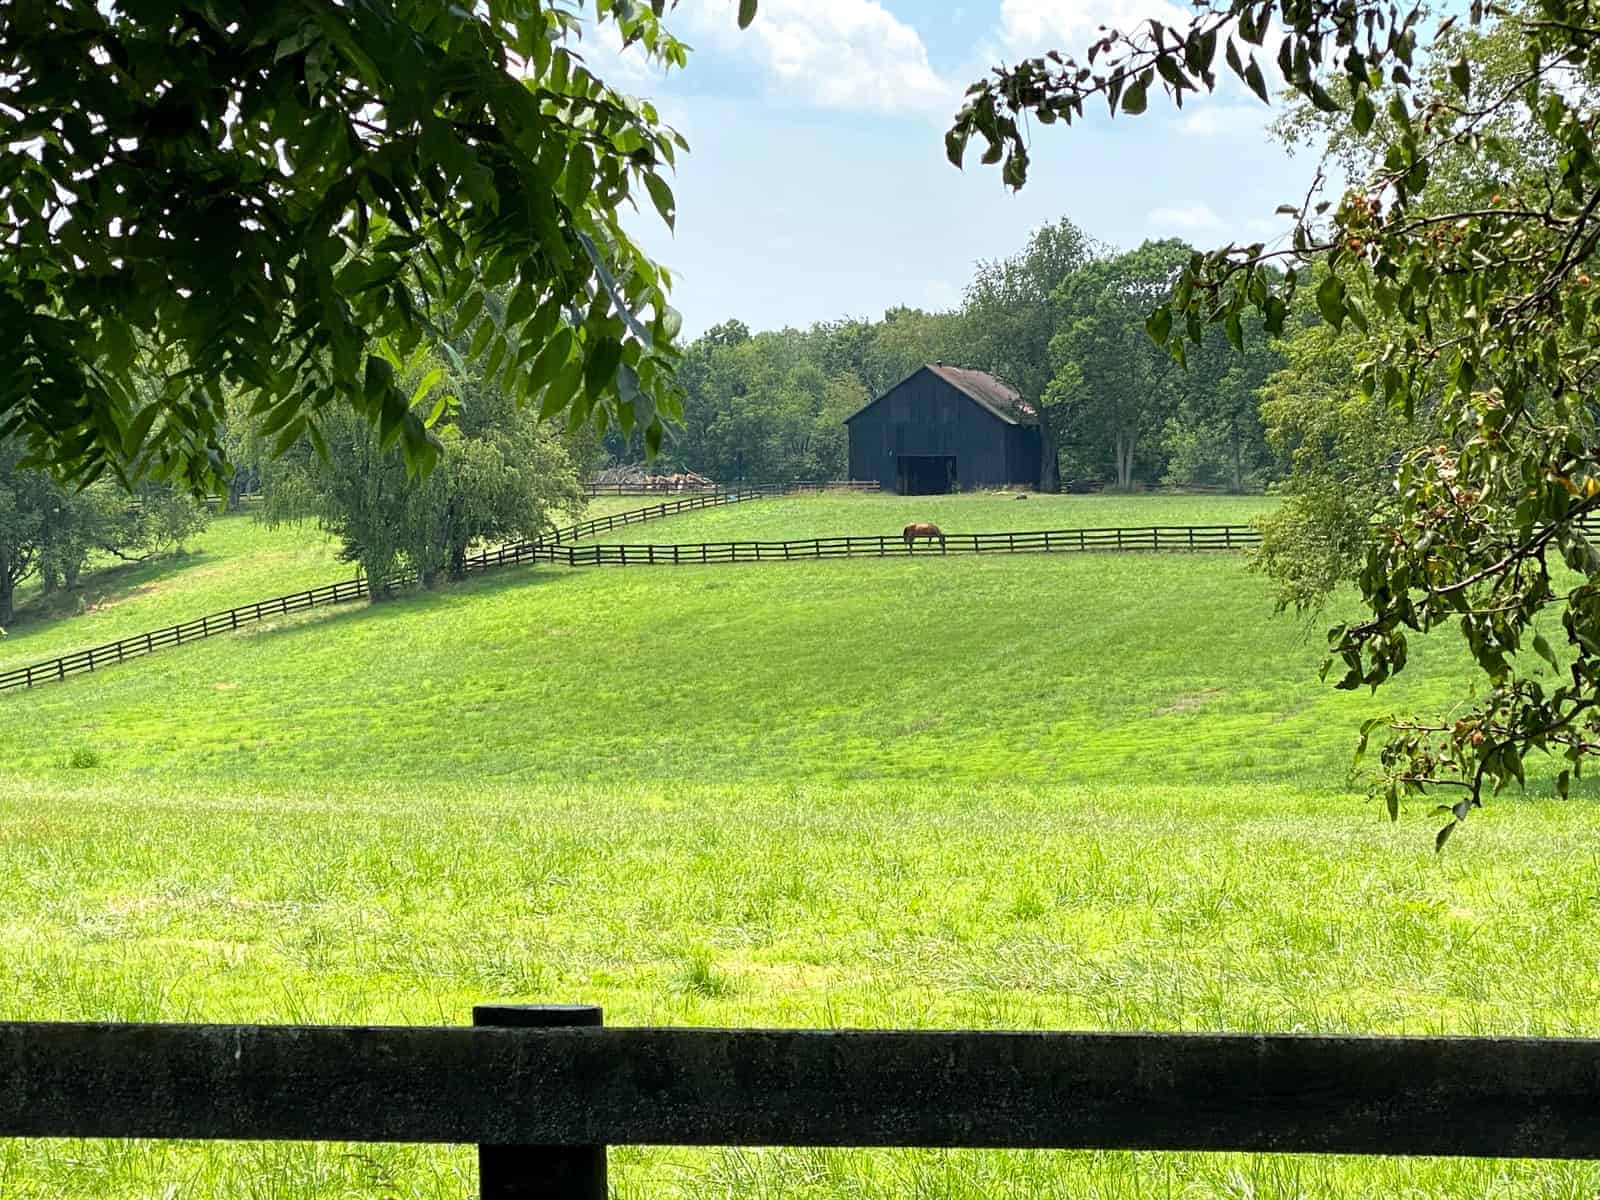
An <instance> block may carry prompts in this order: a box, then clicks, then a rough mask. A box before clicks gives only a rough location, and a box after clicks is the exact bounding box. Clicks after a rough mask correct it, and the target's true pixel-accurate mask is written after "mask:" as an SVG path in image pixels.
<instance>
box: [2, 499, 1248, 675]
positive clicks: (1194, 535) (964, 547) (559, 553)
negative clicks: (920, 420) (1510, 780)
mask: <svg viewBox="0 0 1600 1200" xmlns="http://www.w3.org/2000/svg"><path fill="white" fill-rule="evenodd" d="M755 495H756V493H748V494H747V493H737V494H730V495H728V496H724V497H717V496H705V497H695V498H693V499H687V500H679V501H673V502H670V503H667V504H661V505H652V506H651V507H649V508H646V509H638V510H634V511H632V512H628V513H619V514H617V516H616V517H601V518H599V519H598V520H597V521H593V522H585V523H584V525H585V526H588V525H594V526H596V527H597V528H599V527H604V526H605V523H606V522H608V521H614V522H616V524H614V525H612V526H610V527H611V528H616V527H617V525H627V524H635V523H637V522H638V521H640V520H646V519H650V518H651V517H654V516H658V515H666V511H681V510H677V509H674V507H673V506H674V505H680V504H681V505H692V506H695V507H701V508H704V507H709V506H712V505H715V504H733V503H737V502H739V501H742V500H750V499H753V498H754V497H755ZM664 510H666V511H664ZM640 514H648V516H641V515H640ZM624 518H631V519H624ZM583 527H584V526H572V527H571V528H570V529H568V530H558V531H556V533H555V534H552V535H551V538H552V540H550V541H537V542H520V543H516V544H514V545H510V546H498V547H495V548H493V549H490V550H484V551H481V552H480V553H478V554H474V555H472V556H471V557H469V558H468V559H467V560H466V564H465V565H466V570H467V572H468V573H469V574H476V573H478V572H481V571H488V570H494V569H496V568H499V567H509V566H516V565H519V564H522V563H553V564H556V565H560V566H567V567H644V566H687V565H691V564H700V563H736V562H796V561H804V560H806V559H824V558H894V557H904V556H918V555H928V554H1059V553H1066V552H1072V551H1117V550H1124V551H1126V550H1144V551H1169V550H1170V551H1206V550H1241V549H1244V548H1246V547H1249V546H1254V545H1257V544H1258V543H1259V542H1260V539H1261V535H1260V533H1259V532H1257V531H1256V530H1255V529H1253V528H1252V527H1251V526H1248V525H1185V526H1171V527H1159V526H1154V527H1151V528H1147V529H1038V530H1022V531H1018V532H1012V533H953V534H948V535H946V536H945V538H944V539H943V542H942V544H941V543H940V542H928V541H919V542H913V543H907V542H905V541H904V540H903V539H901V538H899V537H894V536H870V537H822V538H801V539H798V540H795V541H786V542H693V543H688V544H682V545H663V546H655V545H648V544H646V545H624V544H618V545H610V546H604V545H568V544H564V543H562V542H559V541H556V540H554V538H555V537H556V536H559V535H562V534H565V535H568V536H570V535H571V531H572V529H579V528H583ZM415 582H416V577H415V575H412V574H409V573H408V574H404V575H399V576H396V577H395V578H393V579H390V580H389V581H388V582H387V583H385V585H384V589H385V590H386V591H394V590H397V589H399V588H402V587H407V586H409V585H411V584H413V583H415ZM368 591H369V588H368V584H367V581H366V580H365V579H347V580H343V581H341V582H339V583H330V584H324V585H323V586H322V587H314V588H308V589H307V590H306V591H303V592H292V593H290V594H289V595H286V596H275V597H273V598H272V599H271V600H258V601H255V602H253V603H250V604H241V605H239V606H238V607H237V608H230V609H227V610H225V611H223V612H218V613H212V614H210V615H209V616H204V617H199V618H196V619H195V620H193V621H189V622H187V623H185V624H182V625H173V626H169V627H167V628H165V629H158V630H154V631H152V632H150V633H139V634H135V635H133V636H132V637H126V638H122V639H120V640H118V641H115V642H107V643H106V644H105V645H103V646H95V647H93V648H91V649H88V650H76V651H74V652H73V653H71V654H64V655H62V656H61V657H59V658H52V659H50V660H49V661H47V662H41V663H35V664H34V665H32V666H27V667H16V668H14V669H12V670H9V671H0V692H3V691H7V690H9V689H11V688H31V687H35V686H37V685H39V684H41V683H49V682H51V681H54V680H63V679H66V678H67V676H69V675H79V674H84V673H86V672H91V671H97V670H99V669H100V668H102V667H108V666H111V665H113V664H115V663H121V662H126V661H128V660H129V659H130V658H142V657H144V656H145V655H146V654H151V653H153V652H155V651H156V650H160V649H163V648H165V647H168V646H181V645H183V644H185V643H187V642H197V641H200V640H202V639H204V638H208V637H215V636H216V635H217V634H219V633H232V632H234V631H235V630H237V629H241V628H243V627H245V626H247V625H253V624H255V623H257V622H259V621H264V620H268V619H270V618H272V617H279V616H288V615H289V614H291V613H296V612H302V611H304V610H306V609H310V608H320V607H322V606H324V605H328V604H347V603H349V602H350V601H353V600H361V599H364V598H365V597H366V596H367V594H368Z"/></svg>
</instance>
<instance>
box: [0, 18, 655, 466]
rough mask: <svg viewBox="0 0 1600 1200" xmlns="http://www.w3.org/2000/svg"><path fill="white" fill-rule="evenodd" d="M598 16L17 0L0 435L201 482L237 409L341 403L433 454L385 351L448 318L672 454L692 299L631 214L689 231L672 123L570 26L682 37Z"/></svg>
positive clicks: (10, 58) (320, 408)
mask: <svg viewBox="0 0 1600 1200" xmlns="http://www.w3.org/2000/svg"><path fill="white" fill-rule="evenodd" d="M583 7H584V6H583V5H582V4H579V5H576V6H574V5H567V4H563V3H557V2H554V0H505V2H496V3H491V4H465V5H462V4H456V3H450V2H448V0H417V2H414V3H408V4H403V5H395V4H364V3H363V4H350V3H340V2H338V0H205V2H204V3H200V2H192V3H190V2H184V0H117V2H116V3H111V4H104V3H95V2H94V0H33V2H30V3H24V4H6V5H0V246H3V247H4V253H0V329H4V330H5V337H4V338H3V339H0V436H10V437H17V438H20V439H22V441H23V442H24V443H25V444H26V445H27V446H28V448H29V450H30V452H31V453H30V458H31V460H32V461H36V462H39V463H46V464H48V465H50V466H51V467H53V468H54V469H56V470H57V471H58V472H59V473H61V474H62V475H64V476H67V477H70V478H73V479H77V480H84V479H89V478H92V477H94V476H96V475H98V474H100V473H102V472H104V471H106V470H107V469H109V470H111V471H112V472H114V473H118V474H123V475H125V476H129V477H131V476H135V475H138V474H142V473H148V472H154V473H164V474H167V475H169V476H172V477H174V478H177V479H181V480H183V481H184V482H186V483H187V484H188V485H191V486H193V487H195V488H205V487H209V486H213V485H214V483H215V478H216V476H217V474H218V473H219V472H221V471H225V470H226V461H225V453H226V444H225V439H224V438H223V436H222V430H223V428H224V425H225V423H226V414H227V411H228V408H229V406H230V405H235V404H243V405H245V406H247V407H248V409H249V411H250V412H251V413H252V414H253V418H254V424H255V427H256V429H257V430H258V432H260V433H261V434H263V435H265V436H267V437H269V438H271V439H272V441H271V443H270V444H271V445H272V446H273V447H275V448H277V449H283V448H286V447H288V446H290V445H292V444H294V443H295V442H296V441H298V440H299V439H300V438H301V437H302V436H305V437H309V438H310V439H311V440H312V441H313V442H317V441H319V440H321V438H322V436H323V434H322V430H323V427H324V425H325V424H326V423H327V421H328V420H330V419H331V418H332V416H333V415H334V414H336V413H340V412H349V413H354V414H356V415H357V416H359V417H360V418H361V419H362V420H364V421H366V422H368V423H370V424H372V425H373V426H374V427H375V428H377V429H378V430H379V431H380V434H381V437H382V440H383V442H384V443H385V444H390V443H393V442H395V441H399V442H400V443H401V444H402V445H403V447H404V449H405V451H406V454H407V457H408V461H409V463H410V464H411V466H412V467H413V468H416V467H421V466H426V465H427V464H429V463H431V462H432V461H433V459H434V457H435V455H436V452H437V447H436V445H435V443H434V442H433V441H432V440H431V439H430V438H429V436H428V429H427V426H426V424H425V423H424V422H423V421H422V419H421V418H420V417H419V416H418V415H417V414H416V413H415V412H413V411H412V410H411V409H410V407H409V406H408V404H407V403H406V397H405V396H404V395H403V394H402V393H401V390H400V389H399V388H398V387H397V386H396V383H395V380H394V377H393V372H392V370H391V369H390V367H389V365H388V363H387V362H386V360H385V359H384V357H383V356H382V355H378V354H375V353H373V352H372V351H371V348H370V343H371V339H373V338H375V337H387V338H389V339H392V340H393V341H394V342H395V343H396V344H397V345H398V346H399V347H400V349H401V350H402V352H403V353H406V354H409V353H410V352H411V350H412V349H413V348H415V347H416V346H417V345H418V344H419V343H420V342H421V341H422V340H423V339H424V337H428V336H431V335H434V334H436V333H437V332H438V328H439V326H440V325H441V324H443V323H444V322H445V321H446V320H447V317H446V314H448V320H449V322H450V324H451V329H450V330H448V332H456V331H461V330H465V331H467V332H468V333H469V334H470V337H471V342H470V349H471V354H472V357H473V358H474V359H475V360H477V362H478V363H479V365H480V370H481V372H482V374H483V376H484V377H485V379H486V380H488V381H489V382H490V383H491V384H492V385H494V386H495V387H497V388H501V389H503V390H505V391H508V392H512V393H513V394H515V395H517V396H518V397H519V398H520V399H522V400H524V401H531V402H534V403H536V405H537V407H538V409H539V411H541V412H542V413H544V414H545V415H547V416H548V415H550V414H553V413H556V412H571V413H573V414H574V415H575V416H576V417H577V418H579V419H583V418H586V417H590V416H592V417H593V418H594V419H595V421H596V422H597V423H599V424H601V425H602V426H605V425H607V424H616V425H620V426H621V427H623V428H624V429H632V428H634V427H639V428H642V429H643V431H644V437H645V440H646V442H647V444H649V445H655V444H656V443H657V442H658V441H659V439H660V436H661V432H662V428H663V425H662V422H663V420H664V419H669V418H671V417H672V416H674V415H675V414H676V413H677V411H678V405H677V398H676V393H675V392H674V390H673V387H672V383H671V367H672V364H673V359H674V352H673V350H672V348H671V343H672V339H673V337H674V335H675V333H676V331H677V327H678V323H679V319H678V316H677V314H676V313H674V312H673V310H672V309H671V307H670V305H669V304H668V302H667V287H668V283H669V278H668V275H667V272H666V271H664V270H662V269H661V268H659V267H658V266H656V265H655V264H654V263H652V262H651V261H650V260H649V258H648V257H646V256H645V255H644V254H643V253H642V252H641V251H640V250H639V249H638V247H637V246H636V245H635V243H634V241H633V240H632V238H631V237H630V236H629V235H628V233H627V231H626V230H625V229H624V228H623V226H622V224H621V223H620V220H619V213H620V211H621V210H622V209H623V208H624V207H626V206H628V205H630V204H634V203H636V202H648V203H649V204H651V205H652V206H653V207H654V208H655V209H656V210H657V211H658V212H659V213H660V215H661V217H662V218H663V219H664V220H665V221H666V222H667V223H668V224H671V223H672V221H673V218H674V200H673V196H672V192H671V190H670V187H669V184H668V183H667V174H668V172H669V171H670V169H671V168H672V165H673V163H674V162H675V160H676V157H677V154H678V152H679V151H680V150H681V149H683V142H682V139H681V138H679V136H678V135H677V134H676V133H674V132H673V131H672V130H671V129H670V128H668V127H667V126H665V125H664V124H663V123H662V122H661V120H660V118H659V116H658V114H657V111H656V109H655V107H654V106H653V105H651V104H650V103H648V102H647V101H641V100H635V99H632V98H630V97H628V96H625V95H623V94H622V93H620V92H618V91H617V90H616V89H614V88H612V87H610V86H608V85H607V84H606V83H605V82H603V81H602V80H600V79H598V78H597V77H596V76H595V75H594V74H593V73H592V72H591V71H590V70H589V69H588V67H587V66H586V65H585V63H584V60H583V57H582V55H581V53H580V51H579V46H578V39H579V37H580V35H581V33H582V32H583V30H584V27H585V22H586V21H593V22H596V23H605V24H609V25H610V26H611V27H612V28H613V29H614V30H616V31H617V32H619V33H620V35H621V37H622V40H623V41H624V42H625V43H627V44H629V45H630V46H631V47H632V48H633V51H632V52H634V53H639V54H644V55H648V56H650V57H652V58H654V59H655V60H656V61H657V62H659V63H663V64H666V65H670V66H681V65H682V64H683V62H684V61H685V48H684V47H683V45H682V44H681V43H679V42H678V41H677V40H675V39H674V38H673V37H672V36H671V35H670V34H669V33H668V32H667V31H666V29H665V28H664V27H663V26H662V24H661V22H660V18H661V16H662V13H663V10H664V7H665V6H664V3H663V2H662V0H655V2H653V3H635V2H631V0H594V4H593V7H592V9H590V10H589V12H588V14H585V13H584V12H583V11H582V9H583ZM496 288H501V289H505V290H506V291H508V293H509V297H510V300H509V304H507V305H506V307H505V308H504V309H503V310H502V311H501V312H499V313H498V314H496V316H495V317H494V318H493V319H490V318H488V317H485V316H483V311H484V296H485V294H486V292H488V291H489V290H492V289H496ZM146 370H148V371H149V372H150V373H151V374H152V375H153V377H154V381H155V382H154V388H153V392H149V393H146V392H144V391H143V386H142V385H143V383H144V379H143V378H142V375H141V372H143V371H146Z"/></svg>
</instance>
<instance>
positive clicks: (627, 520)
mask: <svg viewBox="0 0 1600 1200" xmlns="http://www.w3.org/2000/svg"><path fill="white" fill-rule="evenodd" d="M640 494H641V495H643V494H646V493H640ZM781 495H783V492H782V491H780V490H778V489H776V488H741V489H738V490H733V491H726V492H722V491H719V492H711V493H709V494H707V495H703V496H688V497H686V498H684V499H682V500H663V501H662V502H661V503H660V504H649V505H646V506H645V507H643V508H630V509H628V510H627V511H626V512H619V513H611V514H610V515H608V516H604V517H594V518H592V519H591V520H588V521H579V522H578V523H577V524H576V525H567V526H564V527H563V528H561V529H553V530H551V531H550V532H549V533H545V534H541V535H540V536H539V537H536V538H534V539H532V540H531V541H528V542H517V543H514V544H515V545H521V546H533V545H539V544H542V543H545V542H576V541H579V540H581V539H583V538H586V537H594V536H595V535H596V534H601V533H610V532H611V531H612V530H613V529H622V528H623V527H625V526H628V525H642V524H643V523H644V522H646V521H659V520H660V519H661V518H662V517H670V516H674V515H676V514H678V513H686V512H694V511H696V510H698V509H702V508H721V507H722V506H723V505H725V504H743V503H748V502H749V501H751V500H760V499H763V498H764V497H770V496H781Z"/></svg>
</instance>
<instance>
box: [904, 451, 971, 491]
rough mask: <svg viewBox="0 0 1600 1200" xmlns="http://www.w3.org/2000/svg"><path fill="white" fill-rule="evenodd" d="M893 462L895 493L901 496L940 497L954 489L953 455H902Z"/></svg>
mask: <svg viewBox="0 0 1600 1200" xmlns="http://www.w3.org/2000/svg"><path fill="white" fill-rule="evenodd" d="M895 461H896V467H895V491H897V492H899V493H900V494H901V495H902V496H942V495H944V493H946V492H953V491H955V489H956V456H955V455H954V454H902V455H900V457H899V458H898V459H896V460H895Z"/></svg>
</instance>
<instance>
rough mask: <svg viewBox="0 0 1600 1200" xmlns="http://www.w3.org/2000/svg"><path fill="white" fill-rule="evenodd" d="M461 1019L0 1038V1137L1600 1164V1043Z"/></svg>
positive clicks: (510, 1187) (564, 1150) (519, 1158)
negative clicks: (1225, 1154)
mask: <svg viewBox="0 0 1600 1200" xmlns="http://www.w3.org/2000/svg"><path fill="white" fill-rule="evenodd" d="M474 1018H475V1025H474V1026H473V1027H471V1028H468V1027H464V1026H439V1027H336V1026H262V1025H79V1024H28V1023H19V1024H0V1137H80V1138H203V1139H237V1140H246V1139H248V1140H262V1139H264V1140H294V1141H349V1142H438V1143H464V1144H470V1143H476V1144H477V1145H478V1146H479V1147H480V1151H479V1162H480V1176H481V1179H480V1195H481V1196H482V1197H486V1198H487V1197H495V1198H497V1200H499V1198H506V1197H523V1196H529V1197H531V1196H536V1195H537V1196H542V1197H552V1198H555V1197H560V1198H566V1197H572V1198H578V1197H581V1198H582V1200H596V1198H598V1197H603V1196H604V1194H605V1148H606V1147H607V1146H619V1145H670V1146H841V1147H843V1146H855V1147H883V1146H904V1147H973V1148H1010V1149H1101V1150H1190V1151H1245V1152H1262V1153H1295V1154H1363V1155H1373V1154H1385V1155H1415V1154H1427V1155H1461V1156H1471V1157H1499V1158H1511V1157H1514V1158H1570V1159H1594V1158H1600V1041H1593V1040H1575V1039H1532V1038H1505V1039H1501V1038H1480V1037H1473V1038H1388V1037H1348V1036H1346V1037H1307V1036H1280V1035H1258V1034H1173V1033H1160V1034H1146V1033H1122V1034H1118V1033H1024V1032H923V1031H896V1030H792V1029H748V1030H727V1029H672V1028H666V1029H662V1028H606V1027H605V1026H604V1025H603V1024H602V1022H601V1014H600V1010H599V1009H598V1008H593V1007H587V1006H552V1007H542V1006H526V1007H524V1006H509V1007H500V1006H488V1007H482V1008H479V1009H477V1010H475V1012H474Z"/></svg>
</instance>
